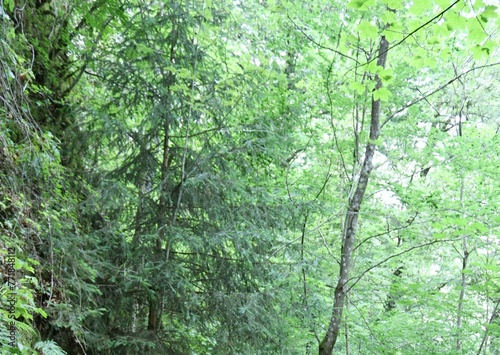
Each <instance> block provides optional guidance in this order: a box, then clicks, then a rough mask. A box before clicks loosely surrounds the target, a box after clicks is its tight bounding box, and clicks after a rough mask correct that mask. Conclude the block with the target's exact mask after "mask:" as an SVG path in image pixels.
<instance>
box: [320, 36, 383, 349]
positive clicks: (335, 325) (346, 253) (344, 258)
mask: <svg viewBox="0 0 500 355" xmlns="http://www.w3.org/2000/svg"><path fill="white" fill-rule="evenodd" d="M388 50H389V42H387V40H386V39H385V37H382V38H381V40H380V46H379V54H378V59H377V65H379V66H381V67H385V63H386V60H387V51H388ZM375 80H376V86H375V90H378V89H380V88H381V87H382V82H381V80H380V78H379V77H378V76H376V77H375ZM380 111H381V105H380V100H374V99H373V97H372V105H371V122H370V141H369V142H368V144H367V146H366V151H365V157H364V159H363V164H362V167H361V172H360V174H359V177H358V179H357V182H356V190H355V191H354V194H353V195H352V197H351V198H350V199H349V204H348V207H347V212H346V215H345V219H344V228H343V230H342V249H341V258H340V272H339V280H338V283H337V287H336V288H335V295H334V303H333V311H332V316H331V318H330V323H329V325H328V329H327V331H326V334H325V337H324V338H323V340H322V341H321V343H320V345H319V354H320V355H330V354H332V352H333V347H334V346H335V343H336V341H337V337H338V335H339V329H340V323H341V321H342V312H343V309H344V301H345V296H346V294H347V281H348V280H349V274H350V271H351V264H352V259H353V258H352V252H353V249H354V241H355V237H356V228H357V226H358V218H359V211H360V208H361V204H362V202H363V198H364V195H365V191H366V187H367V186H368V180H369V177H370V173H371V171H372V169H373V155H374V154H375V150H376V143H375V141H376V140H377V139H378V137H379V135H380Z"/></svg>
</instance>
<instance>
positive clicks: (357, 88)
mask: <svg viewBox="0 0 500 355" xmlns="http://www.w3.org/2000/svg"><path fill="white" fill-rule="evenodd" d="M349 89H351V90H355V91H356V92H357V93H358V94H359V95H362V94H363V93H364V92H365V86H364V85H363V84H361V83H360V82H358V81H353V82H351V83H350V84H349Z"/></svg>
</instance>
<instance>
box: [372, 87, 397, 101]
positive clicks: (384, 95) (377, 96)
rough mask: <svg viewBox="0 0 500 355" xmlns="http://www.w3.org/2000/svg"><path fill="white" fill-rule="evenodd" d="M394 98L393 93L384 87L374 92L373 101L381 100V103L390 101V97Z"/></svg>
mask: <svg viewBox="0 0 500 355" xmlns="http://www.w3.org/2000/svg"><path fill="white" fill-rule="evenodd" d="M391 96H392V93H391V92H390V91H389V90H387V89H386V88H384V87H381V88H380V89H378V90H375V91H373V100H375V101H377V100H381V101H389V97H391Z"/></svg>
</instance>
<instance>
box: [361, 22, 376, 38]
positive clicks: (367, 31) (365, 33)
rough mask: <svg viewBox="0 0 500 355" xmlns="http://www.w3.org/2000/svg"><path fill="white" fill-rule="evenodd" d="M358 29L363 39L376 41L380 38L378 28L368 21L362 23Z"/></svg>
mask: <svg viewBox="0 0 500 355" xmlns="http://www.w3.org/2000/svg"><path fill="white" fill-rule="evenodd" d="M357 29H358V32H359V36H360V37H361V38H369V39H373V40H375V39H377V37H378V27H377V26H375V25H373V24H371V23H370V22H368V21H364V20H363V21H361V22H360V24H359V25H358V27H357Z"/></svg>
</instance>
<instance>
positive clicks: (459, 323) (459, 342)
mask: <svg viewBox="0 0 500 355" xmlns="http://www.w3.org/2000/svg"><path fill="white" fill-rule="evenodd" d="M461 135H462V134H461V133H460V136H461ZM464 185H465V179H464V178H462V185H461V188H460V203H461V205H462V212H464V211H465V206H464V189H465V186H464ZM469 254H470V252H469V250H468V248H467V237H465V238H464V241H463V255H462V270H461V274H462V280H461V282H460V296H459V297H458V314H457V324H456V326H457V346H456V348H457V350H460V349H461V348H462V339H461V338H460V330H461V328H462V312H463V308H464V298H465V281H466V280H465V269H466V268H467V261H468V259H469Z"/></svg>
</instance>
